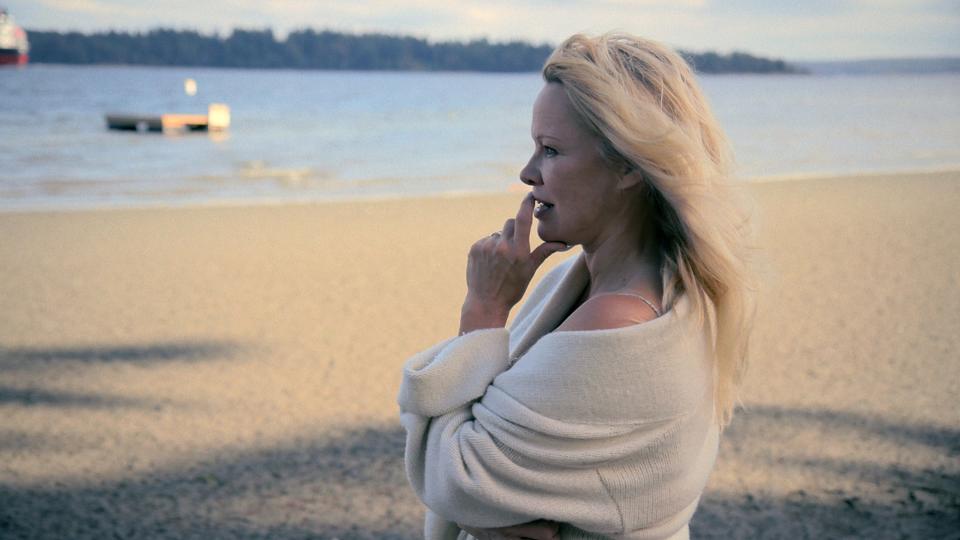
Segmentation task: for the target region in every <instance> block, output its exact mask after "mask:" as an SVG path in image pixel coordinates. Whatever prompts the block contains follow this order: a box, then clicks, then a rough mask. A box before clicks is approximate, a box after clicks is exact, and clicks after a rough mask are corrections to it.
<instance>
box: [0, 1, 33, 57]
mask: <svg viewBox="0 0 960 540" xmlns="http://www.w3.org/2000/svg"><path fill="white" fill-rule="evenodd" d="M29 52H30V44H29V43H28V42H27V33H26V32H24V31H23V28H20V27H19V26H17V25H16V24H14V22H13V17H12V16H11V15H10V14H9V13H7V10H6V9H4V8H0V66H3V65H15V66H20V65H23V64H26V63H27V60H28V59H29V58H30V55H29V54H28V53H29Z"/></svg>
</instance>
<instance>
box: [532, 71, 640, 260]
mask: <svg viewBox="0 0 960 540" xmlns="http://www.w3.org/2000/svg"><path fill="white" fill-rule="evenodd" d="M531 135H532V137H533V140H534V143H535V145H536V147H535V149H534V152H533V156H531V158H530V161H529V162H528V163H527V165H526V166H525V167H524V168H523V170H522V171H520V179H521V180H522V181H523V183H525V184H527V185H529V186H531V188H532V191H533V196H534V197H535V198H536V200H537V205H536V210H535V211H534V216H535V217H536V218H537V219H538V223H537V234H538V235H539V236H540V238H541V239H543V240H544V241H558V242H564V243H567V244H570V245H577V244H580V245H584V246H587V247H589V246H591V245H597V244H599V243H600V242H602V241H603V239H604V238H605V237H607V236H609V235H610V234H612V233H613V231H612V230H611V228H612V227H613V226H614V224H615V222H616V220H617V219H618V217H619V214H620V213H621V212H622V211H623V207H624V205H625V201H624V200H623V199H624V197H623V191H622V190H621V189H620V188H619V187H618V184H619V181H620V179H621V175H620V174H617V171H615V170H613V167H611V166H610V164H609V163H608V161H607V160H605V159H604V157H603V154H602V153H601V150H600V141H599V140H598V139H597V137H596V136H594V135H593V134H592V133H591V132H590V131H589V130H588V129H587V128H586V127H585V126H584V125H583V124H582V122H581V120H580V118H579V116H578V115H577V113H576V110H575V109H574V108H573V105H572V104H571V103H570V100H569V99H568V98H567V94H566V92H565V91H564V89H563V85H561V84H559V83H547V84H546V85H545V86H544V87H543V90H541V91H540V94H539V95H538V96H537V100H536V102H535V103H534V105H533V122H532V126H531Z"/></svg>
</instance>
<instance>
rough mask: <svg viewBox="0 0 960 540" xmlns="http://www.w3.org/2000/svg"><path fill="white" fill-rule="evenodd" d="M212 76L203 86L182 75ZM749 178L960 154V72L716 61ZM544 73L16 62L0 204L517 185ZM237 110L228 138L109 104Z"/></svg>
mask: <svg viewBox="0 0 960 540" xmlns="http://www.w3.org/2000/svg"><path fill="white" fill-rule="evenodd" d="M187 77H191V78H194V79H196V81H197V83H198V85H199V92H198V94H197V95H196V96H193V97H189V96H186V95H185V94H184V92H183V80H184V79H185V78H187ZM702 83H703V86H704V88H705V90H706V92H707V94H708V95H709V97H710V99H711V102H712V103H713V106H714V109H715V111H716V113H717V115H718V116H719V117H720V120H721V122H722V123H723V125H724V127H725V128H726V130H727V132H728V135H729V136H730V138H731V140H732V142H733V144H734V149H735V151H736V153H737V159H738V163H739V172H740V174H741V175H742V176H744V177H746V178H759V177H784V176H791V175H820V174H832V173H859V172H886V171H907V170H924V169H936V168H953V167H960V75H925V76H855V77H853V76H851V77H843V76H834V77H828V76H731V75H725V76H706V77H703V78H702ZM540 85H541V83H540V80H539V78H538V75H536V74H520V75H515V74H510V75H506V74H503V75H501V74H493V75H491V74H463V73H384V72H316V71H305V72H301V71H257V70H219V69H190V68H146V67H86V66H84V67H73V66H42V65H33V66H29V67H27V68H25V69H3V70H0V96H2V99H0V209H7V210H9V209H19V208H62V207H89V206H142V205H153V204H174V205H181V204H194V203H208V202H223V201H254V200H314V199H336V198H356V197H390V196H404V195H416V194H425V193H451V192H464V191H466V192H476V191H503V190H505V189H508V187H509V186H510V185H511V184H515V183H516V182H517V180H516V176H517V173H518V172H519V170H520V168H521V167H522V165H523V164H524V163H525V161H526V159H527V157H528V153H529V152H530V150H531V149H532V143H531V142H530V138H529V121H530V111H531V105H532V102H533V99H534V97H535V95H536V93H537V91H538V90H539V88H540ZM210 102H223V103H227V104H228V105H230V107H231V112H232V116H233V123H232V126H231V128H230V130H229V132H228V133H227V134H226V135H224V136H212V135H206V134H187V135H177V136H171V135H158V134H138V133H124V132H111V131H108V130H107V129H106V128H105V123H104V114H105V113H107V112H133V113H155V114H159V113H162V112H193V113H203V112H205V110H206V104H207V103H210Z"/></svg>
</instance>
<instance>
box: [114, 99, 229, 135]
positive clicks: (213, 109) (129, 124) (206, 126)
mask: <svg viewBox="0 0 960 540" xmlns="http://www.w3.org/2000/svg"><path fill="white" fill-rule="evenodd" d="M106 116H107V128H108V129H118V130H122V131H140V132H147V131H153V132H182V131H223V130H225V129H227V128H228V127H230V108H229V107H227V106H226V105H224V104H222V103H211V104H210V106H209V107H207V114H161V115H143V114H113V113H111V114H107V115H106Z"/></svg>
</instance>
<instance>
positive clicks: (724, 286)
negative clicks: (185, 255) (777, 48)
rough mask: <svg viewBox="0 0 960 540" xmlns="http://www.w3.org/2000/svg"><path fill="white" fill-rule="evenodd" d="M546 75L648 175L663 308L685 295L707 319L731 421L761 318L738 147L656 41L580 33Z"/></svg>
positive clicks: (717, 382) (718, 392)
mask: <svg viewBox="0 0 960 540" xmlns="http://www.w3.org/2000/svg"><path fill="white" fill-rule="evenodd" d="M543 78H544V80H546V81H547V82H548V83H550V82H555V83H560V84H562V85H563V88H564V90H565V92H566V94H567V97H568V98H569V99H570V101H571V103H572V104H573V106H574V108H575V109H576V110H577V112H578V113H579V114H580V116H581V119H582V120H584V123H585V124H586V125H587V126H588V127H589V128H590V129H591V130H593V131H594V133H595V135H597V136H598V138H599V139H600V141H601V143H602V147H603V152H604V154H605V155H606V157H607V158H608V159H610V160H611V161H613V162H620V163H623V164H625V165H627V166H629V167H631V168H634V169H639V170H640V171H641V172H642V174H643V178H644V183H645V185H646V187H647V189H646V190H645V192H646V193H647V194H648V195H649V197H650V199H651V200H650V208H651V212H652V216H651V220H650V221H651V223H652V224H653V225H654V226H655V227H656V229H657V233H658V235H659V237H660V240H661V242H660V244H661V253H660V255H661V258H662V261H663V266H662V268H661V274H662V275H664V276H666V277H667V281H666V288H665V289H664V296H663V305H664V308H669V307H670V306H672V305H673V303H674V302H675V301H676V300H677V299H678V298H679V297H680V296H681V295H683V294H686V295H688V296H689V298H690V299H691V301H692V306H693V313H695V314H696V316H697V318H698V322H699V323H700V324H701V325H703V324H706V325H707V329H708V332H709V335H710V341H711V345H712V347H713V353H714V356H715V363H714V370H713V372H714V401H715V405H716V407H715V410H716V414H717V420H718V422H719V423H720V425H721V426H725V425H727V424H728V423H729V421H730V419H731V417H732V415H733V410H734V407H735V405H736V401H737V391H738V388H739V386H740V382H741V380H742V378H743V375H744V373H745V370H746V366H747V346H748V337H749V333H750V329H751V326H752V322H753V311H754V308H753V306H754V302H753V293H754V291H755V288H754V286H753V276H752V272H751V271H750V263H749V261H750V249H751V235H752V232H751V227H750V218H749V215H750V214H749V212H748V211H746V209H745V206H744V205H743V204H742V202H743V201H742V200H740V199H739V197H738V196H737V193H735V191H736V190H735V189H734V187H733V186H732V185H731V182H730V176H731V167H732V153H731V152H730V149H729V146H728V144H727V141H726V137H725V136H724V134H723V131H722V130H721V128H720V126H719V124H718V123H717V121H716V119H715V118H714V116H713V113H712V112H711V111H710V107H709V105H708V104H707V100H706V98H705V97H704V96H703V93H702V92H701V90H700V88H699V86H698V85H697V82H696V80H695V78H694V75H693V72H692V70H691V69H690V67H689V66H688V65H687V63H686V62H685V61H684V59H683V58H682V57H680V55H679V54H677V53H676V52H674V51H673V50H671V49H670V48H668V47H666V46H664V45H661V44H660V43H657V42H655V41H650V40H646V39H642V38H637V37H634V36H630V35H627V34H622V33H610V34H605V35H602V36H599V37H596V38H591V37H588V36H585V35H582V34H576V35H574V36H571V37H570V38H569V39H567V40H566V41H564V42H563V43H562V44H561V45H560V46H559V47H558V48H557V49H556V50H555V51H554V52H553V54H552V55H551V56H550V58H548V59H547V62H546V64H545V65H544V67H543Z"/></svg>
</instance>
